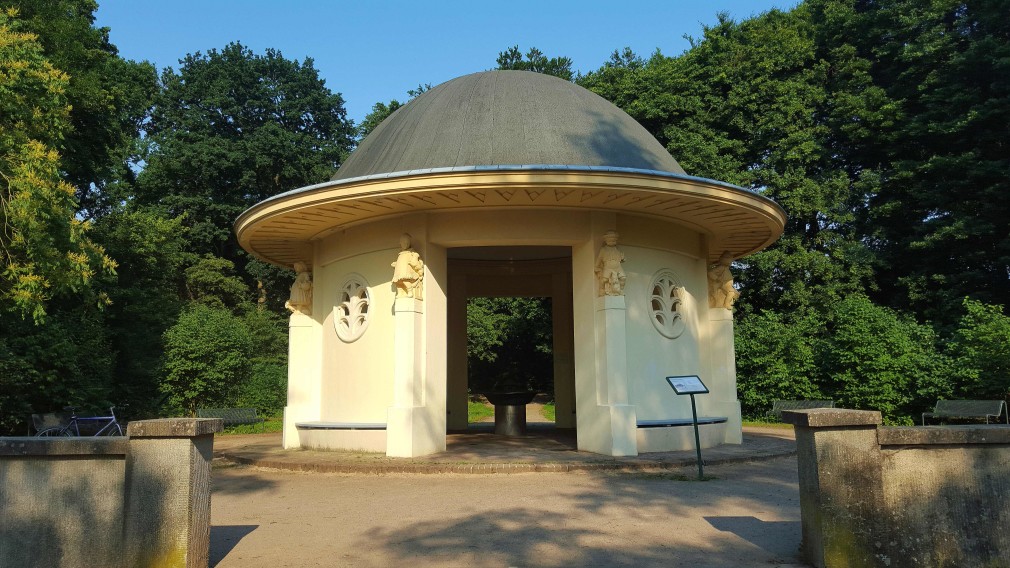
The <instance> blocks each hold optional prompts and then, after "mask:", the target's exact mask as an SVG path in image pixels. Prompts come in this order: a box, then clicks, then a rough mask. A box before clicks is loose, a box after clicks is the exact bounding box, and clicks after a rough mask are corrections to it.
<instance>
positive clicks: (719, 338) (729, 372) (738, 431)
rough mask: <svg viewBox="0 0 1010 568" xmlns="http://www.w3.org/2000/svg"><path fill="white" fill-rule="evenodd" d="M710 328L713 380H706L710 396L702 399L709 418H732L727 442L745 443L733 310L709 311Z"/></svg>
mask: <svg viewBox="0 0 1010 568" xmlns="http://www.w3.org/2000/svg"><path fill="white" fill-rule="evenodd" d="M708 325H709V333H710V335H709V337H710V339H709V343H708V357H709V376H708V377H703V379H704V381H705V385H706V386H708V388H709V393H710V394H709V395H708V396H706V397H703V399H704V400H703V401H702V399H699V402H700V403H701V404H702V405H703V406H704V408H705V413H706V415H709V416H726V417H727V418H728V420H727V422H726V428H725V437H724V438H723V442H724V443H726V444H739V443H741V442H743V429H742V424H741V421H740V401H739V400H738V399H737V392H736V348H735V345H734V343H733V310H729V309H726V308H709V309H708Z"/></svg>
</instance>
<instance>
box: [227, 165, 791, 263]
mask: <svg viewBox="0 0 1010 568" xmlns="http://www.w3.org/2000/svg"><path fill="white" fill-rule="evenodd" d="M500 208H538V209H539V208H544V209H558V210H565V209H569V210H570V209H581V210H598V211H599V210H603V211H612V212H617V213H624V214H629V215H638V216H645V217H653V218H659V219H662V220H665V221H668V222H671V223H676V224H678V225H682V226H686V227H688V228H691V229H693V230H696V231H698V232H700V233H702V234H705V235H706V236H707V237H708V238H709V242H710V247H709V248H710V253H711V254H712V255H713V258H712V259H710V260H713V261H714V260H716V258H717V257H718V256H719V255H720V254H722V252H723V251H725V250H729V251H730V252H732V253H733V256H734V258H740V257H742V256H746V255H748V254H751V253H753V252H756V251H758V250H761V249H763V248H765V247H767V246H768V245H770V244H771V243H772V242H774V241H775V240H776V239H777V238H778V237H779V236H780V235H781V234H782V231H783V229H784V227H785V220H786V214H785V211H784V210H783V209H782V208H781V207H779V206H778V204H776V203H775V202H774V201H772V200H771V199H768V198H767V197H764V196H762V195H760V194H759V193H756V192H754V191H751V190H748V189H744V188H741V187H737V186H734V185H731V184H727V183H723V182H719V181H715V180H709V179H705V178H699V177H694V176H689V175H685V174H677V173H672V172H658V171H653V170H641V169H634V168H615V167H603V166H582V167H579V166H545V165H499V166H466V167H450V168H431V169H425V170H411V171H406V172H394V173H386V174H377V175H369V176H361V177H356V178H350V179H342V180H334V181H329V182H325V183H321V184H316V185H312V186H307V187H303V188H299V189H296V190H293V191H289V192H287V193H282V194H280V195H276V196H274V197H271V198H269V199H266V200H264V201H261V202H260V203H258V204H256V205H254V206H253V207H251V208H249V209H248V210H246V211H245V212H243V213H242V215H240V216H239V218H238V219H237V220H236V222H235V233H236V235H237V236H238V240H239V243H240V244H241V246H242V247H243V248H245V249H246V250H247V251H249V252H251V253H253V254H254V255H255V256H257V257H258V258H261V259H262V260H265V261H267V262H270V263H273V264H277V265H280V266H291V265H292V264H294V262H296V261H303V262H310V261H311V250H312V242H313V241H314V240H317V239H320V238H322V237H325V236H326V235H329V234H332V233H333V232H335V231H338V230H341V229H344V228H347V227H349V226H352V225H357V224H361V223H365V222H370V221H374V220H378V219H382V218H388V217H390V216H396V215H403V214H408V213H414V212H426V211H452V210H467V211H473V210H480V209H500Z"/></svg>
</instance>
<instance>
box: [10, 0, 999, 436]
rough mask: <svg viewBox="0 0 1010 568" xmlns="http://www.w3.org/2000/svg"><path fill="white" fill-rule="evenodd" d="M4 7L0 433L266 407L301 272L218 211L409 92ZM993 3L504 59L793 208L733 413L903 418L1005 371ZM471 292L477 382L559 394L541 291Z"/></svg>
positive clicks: (743, 266) (742, 366) (75, 15)
mask: <svg viewBox="0 0 1010 568" xmlns="http://www.w3.org/2000/svg"><path fill="white" fill-rule="evenodd" d="M14 4H15V5H16V7H17V10H11V9H7V8H4V9H3V11H2V12H0V178H2V182H0V221H2V224H3V230H2V232H0V261H2V263H3V264H2V267H0V431H3V432H8V433H9V432H23V431H24V428H25V420H26V418H27V417H28V414H29V413H30V412H41V411H49V410H52V409H55V408H59V407H61V406H63V405H66V404H75V405H78V406H89V405H90V406H105V405H108V404H121V403H124V402H125V403H128V404H129V405H130V410H129V411H128V414H132V415H134V416H145V415H155V414H164V413H166V412H173V411H174V412H192V411H193V410H194V409H195V408H196V407H197V406H200V405H211V404H224V405H243V406H255V407H257V408H258V409H259V410H260V411H261V412H263V413H268V414H269V413H274V412H277V411H278V410H279V409H280V408H281V406H282V405H283V404H284V391H285V382H286V367H285V357H286V334H285V330H284V325H283V324H284V321H283V318H282V314H283V308H282V304H283V300H284V298H285V297H286V296H287V291H288V286H289V284H290V279H291V274H290V271H287V270H283V269H280V268H278V267H273V266H270V265H266V264H264V263H262V262H258V261H255V260H252V259H250V258H249V257H248V256H246V255H245V254H244V253H242V252H241V251H240V250H239V248H238V246H237V244H236V242H235V239H234V236H233V235H232V230H231V226H232V222H233V221H234V219H235V218H236V216H237V215H238V214H239V213H241V212H242V211H243V210H244V209H245V208H247V207H249V206H250V205H252V204H254V203H256V202H258V201H260V200H262V199H264V198H267V197H270V196H273V195H276V194H278V193H281V192H283V191H288V190H290V189H294V188H297V187H300V186H304V185H308V184H311V183H317V182H321V181H324V180H326V179H327V178H329V177H330V176H331V175H332V173H333V171H334V170H335V169H336V168H337V167H338V166H339V164H340V163H341V161H342V160H343V158H344V156H346V154H347V153H348V152H349V151H350V149H351V148H352V147H353V145H354V144H355V142H356V140H360V138H362V137H364V136H365V135H367V134H368V133H369V132H371V131H372V130H373V129H374V128H375V127H376V126H377V125H378V124H379V123H380V122H381V121H382V120H383V119H385V118H386V117H387V116H389V115H391V114H392V113H393V112H395V111H396V109H397V108H399V107H401V106H402V104H401V103H400V102H399V101H397V100H392V101H389V102H388V103H377V104H376V105H375V106H374V107H373V109H372V112H371V113H370V114H369V115H368V116H367V117H366V119H365V120H364V121H363V123H362V124H361V125H359V127H357V128H355V126H354V125H353V124H352V123H351V122H350V121H349V120H347V118H346V115H345V111H344V107H343V100H342V98H341V97H340V95H339V94H335V93H333V92H331V91H330V90H329V89H328V88H327V87H326V86H325V85H324V83H323V81H322V80H321V79H320V78H319V75H318V72H317V71H316V70H315V68H314V67H313V64H312V61H311V59H306V60H305V61H303V62H297V61H291V60H287V59H285V58H284V57H283V56H282V55H281V54H280V53H279V52H277V51H275V50H266V51H265V53H262V54H257V53H253V52H252V51H251V50H249V49H248V48H246V47H244V46H242V45H241V44H239V43H233V44H230V45H228V46H225V47H224V48H223V49H221V50H216V49H211V50H210V51H207V52H205V53H199V52H197V53H195V54H193V55H189V56H187V57H186V58H185V59H184V60H183V61H181V62H180V66H179V68H178V70H175V69H172V68H168V69H164V70H163V71H162V73H161V76H160V81H159V78H158V75H157V73H156V71H155V69H154V67H153V66H152V65H150V64H148V63H136V62H131V61H126V60H124V59H122V58H121V57H119V56H118V55H117V52H116V48H115V46H113V45H112V44H111V43H110V42H109V36H108V30H107V29H102V28H96V27H95V25H94V11H95V8H96V4H95V2H94V0H17V1H16V2H14ZM1006 13H1007V6H1006V2H1002V1H990V0H969V1H955V0H936V1H932V2H927V3H923V2H915V1H913V0H883V1H876V2H865V1H860V0H804V1H803V2H801V3H800V4H799V5H798V6H796V7H795V8H793V9H791V10H788V11H779V10H772V11H770V12H767V13H764V14H761V15H758V16H755V17H753V18H750V19H747V20H744V21H739V22H737V21H733V20H731V19H730V18H728V17H727V16H721V17H720V18H719V19H718V22H717V23H716V24H714V25H712V26H709V27H705V28H703V29H702V30H701V34H700V35H699V37H697V38H693V39H692V40H691V46H690V48H689V49H688V50H686V51H685V52H684V53H682V54H680V55H677V56H668V55H664V54H662V53H660V52H658V51H657V52H655V53H652V54H650V55H648V56H647V57H642V56H640V55H637V54H635V53H634V52H632V51H631V50H629V49H624V50H619V51H615V52H614V54H613V55H612V57H611V58H610V60H609V61H607V62H604V63H603V64H602V66H601V67H600V68H599V69H596V70H591V71H589V72H587V73H585V74H578V73H576V72H575V71H574V70H573V69H572V61H571V60H570V59H569V58H566V57H553V58H548V57H547V56H546V55H544V54H543V53H542V52H541V51H539V50H537V49H536V48H532V49H530V50H529V51H527V52H526V53H525V54H524V53H523V52H521V51H520V50H519V47H518V46H515V47H512V48H509V49H507V50H505V51H503V52H501V53H499V54H498V58H497V67H498V68H499V69H523V70H530V71H536V72H541V73H548V74H551V75H555V76H558V77H561V78H564V79H566V80H574V81H576V82H577V83H579V84H581V85H583V86H585V87H587V88H589V89H591V90H593V91H595V92H596V93H598V94H600V95H601V96H603V97H605V98H607V99H609V100H611V101H613V102H614V103H615V104H617V105H618V106H620V107H621V108H623V109H624V110H625V111H626V112H628V113H629V114H630V115H631V116H633V117H634V118H635V119H636V120H638V121H639V122H640V123H641V124H642V125H643V126H644V127H645V128H646V129H648V130H649V131H650V132H651V133H652V134H653V135H655V136H656V138H657V139H658V140H659V141H660V142H661V143H662V144H663V145H664V146H665V147H666V148H667V149H668V150H669V151H670V153H671V154H672V155H673V156H674V157H676V158H677V159H678V161H680V163H681V164H682V165H683V166H684V168H685V169H686V170H687V172H688V173H690V174H693V175H700V176H705V177H711V178H715V179H719V180H724V181H728V182H731V183H735V184H738V185H741V186H743V187H746V188H749V189H751V190H753V191H756V192H760V193H762V194H764V195H767V196H769V197H771V198H773V199H775V200H776V201H777V202H778V203H779V204H780V205H781V206H782V207H783V208H784V209H785V210H786V212H787V214H788V219H789V220H788V225H787V227H786V230H785V234H784V235H783V237H782V238H781V239H780V240H779V241H778V242H777V243H775V245H773V246H772V247H770V248H769V249H767V250H765V251H763V252H761V253H758V254H755V255H752V256H750V257H747V258H745V259H742V261H740V262H737V263H736V264H735V265H734V271H735V274H736V282H737V285H738V287H739V288H740V289H741V292H742V293H743V296H742V298H741V300H740V301H739V302H738V304H737V306H736V310H735V311H736V315H735V317H736V322H737V325H736V331H737V337H736V339H737V362H738V377H739V393H740V399H741V403H742V405H743V408H744V412H745V414H748V415H751V416H760V415H763V414H764V413H765V412H766V411H767V410H768V409H769V407H770V405H771V402H772V401H773V400H775V399H789V398H821V397H824V398H831V399H834V400H835V401H837V402H838V403H839V404H840V405H845V406H850V407H855V408H873V409H878V410H880V411H882V412H883V413H884V415H885V419H886V420H888V421H889V422H894V423H901V422H908V421H909V419H910V417H911V416H914V415H915V414H916V413H917V412H920V411H922V410H925V409H926V408H927V407H929V406H931V405H932V404H933V402H934V401H935V399H936V398H939V397H963V398H999V397H1003V398H1006V397H1008V396H1010V355H1008V353H1010V317H1008V316H1007V313H1006V307H1005V306H1006V305H1008V303H1010V278H1008V274H1010V223H1008V222H1007V219H1008V218H1010V181H1008V178H1007V175H1006V173H1007V172H1008V171H1010V143H1008V142H1007V140H1008V136H1007V134H1008V132H1007V128H1006V125H1007V124H1010V104H1008V101H1010V79H1008V78H1010V68H1008V65H1010V64H1008V61H1010V19H1008V18H1006ZM427 88H429V86H427V85H422V86H419V87H418V89H417V90H412V91H409V92H408V95H409V96H410V97H414V96H416V95H417V94H419V93H421V92H423V91H424V90H426V89H427ZM356 137H357V138H356ZM470 308H471V309H470V310H469V312H468V334H469V338H470V341H469V344H468V355H469V357H468V358H469V362H470V366H471V370H472V371H473V375H474V377H475V379H474V380H475V383H474V384H476V385H477V387H478V390H479V389H482V388H484V387H485V386H490V387H492V388H493V387H494V383H496V382H498V383H500V384H505V383H508V382H524V383H525V384H526V386H527V387H528V388H534V389H536V390H540V391H549V383H548V380H549V375H550V373H551V368H550V367H551V365H550V345H551V340H550V317H549V314H550V308H549V304H546V303H544V302H543V301H541V300H535V299H522V298H477V299H473V300H472V301H471V306H470ZM481 381H483V382H484V383H488V382H490V385H484V384H482V383H481ZM471 386H473V385H471Z"/></svg>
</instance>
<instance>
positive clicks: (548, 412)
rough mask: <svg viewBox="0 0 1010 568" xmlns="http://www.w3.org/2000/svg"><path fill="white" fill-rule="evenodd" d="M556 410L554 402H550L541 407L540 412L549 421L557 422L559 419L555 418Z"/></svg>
mask: <svg viewBox="0 0 1010 568" xmlns="http://www.w3.org/2000/svg"><path fill="white" fill-rule="evenodd" d="M555 410H556V409H555V407H554V403H553V402H548V403H546V404H544V406H543V408H541V409H540V414H542V415H543V417H544V418H545V419H547V421H548V422H557V420H555V419H554V413H555Z"/></svg>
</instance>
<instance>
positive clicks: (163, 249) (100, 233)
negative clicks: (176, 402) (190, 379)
mask: <svg viewBox="0 0 1010 568" xmlns="http://www.w3.org/2000/svg"><path fill="white" fill-rule="evenodd" d="M93 235H94V238H95V239H96V240H98V241H99V242H101V243H103V244H104V246H105V247H106V251H107V252H108V254H109V255H110V256H112V257H113V258H115V259H117V261H118V262H119V266H118V268H117V270H116V274H115V275H114V276H110V277H108V278H107V280H108V282H107V283H103V288H104V289H106V290H108V294H109V300H110V303H109V305H108V306H107V307H106V309H105V320H104V327H105V332H106V333H107V334H108V337H109V341H110V346H109V351H110V352H111V353H112V354H114V357H115V362H114V369H113V371H114V372H113V377H112V383H113V384H114V386H115V389H116V393H117V398H118V400H119V401H120V402H125V403H126V404H127V405H128V408H125V409H123V412H124V413H126V415H127V416H137V417H148V416H156V415H157V414H158V411H159V410H160V409H159V403H160V401H161V399H162V394H161V393H160V391H159V385H160V384H161V355H162V351H163V348H164V346H163V343H162V337H163V335H164V333H165V331H166V330H167V329H168V328H169V327H171V326H172V325H173V324H174V323H175V322H176V319H177V318H178V316H179V312H180V310H181V309H182V307H183V305H184V298H182V297H180V272H181V271H182V269H183V267H184V266H185V265H186V264H187V262H188V259H187V255H186V254H185V248H186V241H185V230H184V228H183V226H182V222H181V220H180V219H166V218H164V217H163V216H162V215H161V214H160V213H159V212H157V211H154V210H150V209H143V208H136V207H121V208H119V209H118V210H116V211H113V212H111V213H108V214H106V215H104V216H102V217H101V218H99V219H98V220H97V221H96V222H95V229H94V233H93Z"/></svg>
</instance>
